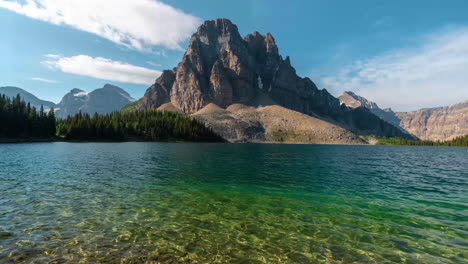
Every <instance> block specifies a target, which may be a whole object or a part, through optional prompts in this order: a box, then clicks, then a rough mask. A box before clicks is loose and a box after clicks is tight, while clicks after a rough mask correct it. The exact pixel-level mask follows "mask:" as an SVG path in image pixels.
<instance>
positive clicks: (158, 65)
mask: <svg viewBox="0 0 468 264" xmlns="http://www.w3.org/2000/svg"><path fill="white" fill-rule="evenodd" d="M146 63H148V64H149V65H151V66H154V67H162V65H161V64H159V63H154V62H152V61H147V62H146Z"/></svg>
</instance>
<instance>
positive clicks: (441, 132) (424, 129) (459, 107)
mask: <svg viewBox="0 0 468 264" xmlns="http://www.w3.org/2000/svg"><path fill="white" fill-rule="evenodd" d="M339 99H340V102H341V103H343V104H345V105H347V106H349V107H352V108H357V107H365V108H367V109H369V110H370V111H371V112H372V113H373V114H375V115H376V116H379V117H380V118H382V119H383V120H386V121H387V122H389V123H391V124H394V125H396V126H398V127H399V128H400V129H401V130H402V131H404V132H406V133H409V134H412V135H414V136H416V137H418V138H419V139H423V140H434V141H436V140H440V141H446V140H451V139H454V138H456V137H459V136H464V135H468V101H465V102H463V103H459V104H454V105H449V106H445V107H435V108H423V109H420V110H417V111H413V112H394V111H392V109H390V108H387V109H381V108H380V107H379V106H378V105H377V104H376V103H374V102H372V101H369V100H367V99H366V98H364V97H361V96H359V95H356V94H355V93H353V92H345V93H343V95H341V96H340V97H339Z"/></svg>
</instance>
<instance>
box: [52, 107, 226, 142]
mask: <svg viewBox="0 0 468 264" xmlns="http://www.w3.org/2000/svg"><path fill="white" fill-rule="evenodd" d="M57 122H58V123H57V135H58V136H59V137H61V138H63V139H66V140H89V141H125V140H143V141H223V139H222V138H221V137H219V136H218V135H217V134H216V133H214V132H213V131H212V130H211V129H209V128H207V127H205V126H204V125H203V124H201V123H200V122H198V121H197V120H194V119H191V118H189V117H185V116H183V115H180V114H176V113H172V112H160V111H154V110H149V111H136V112H113V113H111V114H106V115H99V114H94V115H93V116H92V117H91V116H90V115H89V114H83V113H81V112H80V113H78V114H76V115H74V116H72V117H68V118H67V119H63V120H58V121H57Z"/></svg>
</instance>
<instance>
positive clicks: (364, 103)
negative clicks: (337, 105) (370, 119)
mask: <svg viewBox="0 0 468 264" xmlns="http://www.w3.org/2000/svg"><path fill="white" fill-rule="evenodd" d="M338 99H339V100H340V102H341V103H342V104H345V105H346V106H348V107H351V108H357V107H365V108H367V109H369V110H370V111H371V112H372V113H373V114H374V115H376V116H378V117H380V118H382V119H383V120H385V121H387V122H389V123H390V124H392V125H394V126H396V127H400V119H399V118H398V117H397V116H396V114H395V112H393V110H392V109H391V108H386V109H381V108H380V107H379V106H378V105H377V104H376V103H375V102H372V101H369V100H367V99H366V98H364V97H362V96H359V95H357V94H355V93H353V92H351V91H346V92H344V93H343V94H342V95H340V96H339V97H338ZM400 128H401V127H400ZM402 130H403V132H405V133H408V132H407V131H406V130H404V129H403V128H402Z"/></svg>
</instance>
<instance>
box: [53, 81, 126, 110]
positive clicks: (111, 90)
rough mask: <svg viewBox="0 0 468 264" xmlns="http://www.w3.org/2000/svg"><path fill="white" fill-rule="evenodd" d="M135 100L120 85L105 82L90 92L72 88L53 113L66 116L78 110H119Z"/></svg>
mask: <svg viewBox="0 0 468 264" xmlns="http://www.w3.org/2000/svg"><path fill="white" fill-rule="evenodd" d="M133 101H135V99H133V98H132V97H131V96H130V95H129V94H128V93H127V92H126V91H125V90H123V89H122V88H120V87H117V86H114V85H110V84H106V85H104V87H102V88H99V89H96V90H94V91H92V92H85V91H83V90H80V89H77V88H75V89H72V90H71V91H70V92H69V93H67V94H66V95H65V96H64V97H63V98H62V100H61V101H60V103H59V104H58V105H57V107H58V108H57V111H56V113H55V115H56V116H57V117H60V118H66V117H67V116H68V115H74V114H76V113H78V112H80V111H81V112H83V113H88V114H94V113H98V114H107V113H110V112H113V111H118V110H120V109H121V108H122V107H123V106H125V105H127V104H129V103H132V102H133Z"/></svg>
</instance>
